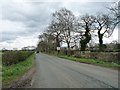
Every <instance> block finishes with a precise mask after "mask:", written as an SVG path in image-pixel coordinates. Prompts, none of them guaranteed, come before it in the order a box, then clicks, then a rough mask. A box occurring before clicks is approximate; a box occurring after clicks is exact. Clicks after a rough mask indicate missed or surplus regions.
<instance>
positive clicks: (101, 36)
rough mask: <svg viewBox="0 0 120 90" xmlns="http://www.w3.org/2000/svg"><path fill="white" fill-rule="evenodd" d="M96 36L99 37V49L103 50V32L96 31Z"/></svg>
mask: <svg viewBox="0 0 120 90" xmlns="http://www.w3.org/2000/svg"><path fill="white" fill-rule="evenodd" d="M98 38H99V51H103V34H101V33H100V31H98Z"/></svg>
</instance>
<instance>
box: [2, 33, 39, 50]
mask: <svg viewBox="0 0 120 90" xmlns="http://www.w3.org/2000/svg"><path fill="white" fill-rule="evenodd" d="M36 36H37V35H33V36H27V37H20V36H19V37H17V38H16V39H15V40H11V42H6V41H4V42H0V49H2V48H6V49H13V48H18V49H21V48H22V47H26V46H36V45H37V43H38V38H37V37H36Z"/></svg>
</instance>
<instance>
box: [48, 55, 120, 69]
mask: <svg viewBox="0 0 120 90" xmlns="http://www.w3.org/2000/svg"><path fill="white" fill-rule="evenodd" d="M47 54H48V53H47ZM49 55H54V56H57V57H60V58H64V59H67V60H72V61H77V62H80V63H87V64H93V65H98V66H104V67H108V68H113V69H119V68H120V65H119V64H117V63H114V62H112V63H111V62H105V61H103V60H99V59H91V58H77V57H74V56H67V55H60V54H57V53H54V54H53V53H49Z"/></svg>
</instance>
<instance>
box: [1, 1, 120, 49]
mask: <svg viewBox="0 0 120 90" xmlns="http://www.w3.org/2000/svg"><path fill="white" fill-rule="evenodd" d="M88 1H89V2H88ZM115 1H117V0H78V1H77V0H69V2H68V0H59V1H58V0H0V36H1V38H0V49H2V48H7V49H12V48H18V49H20V48H22V47H25V46H36V45H37V43H38V35H40V34H41V33H43V31H44V30H45V29H46V27H47V25H48V24H49V23H50V21H51V17H52V16H51V14H52V13H53V12H55V11H56V10H59V9H60V8H63V7H65V8H66V9H68V10H71V11H72V12H73V13H74V15H76V16H79V15H83V14H86V13H89V14H96V13H97V12H99V13H101V12H103V13H107V12H108V10H107V9H106V7H108V6H110V5H111V4H113V3H112V2H115ZM117 38H118V31H117V29H116V30H114V33H113V35H112V36H111V37H110V38H109V39H105V40H104V43H108V42H111V41H112V40H117Z"/></svg>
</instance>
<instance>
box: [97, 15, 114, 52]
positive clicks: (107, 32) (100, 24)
mask: <svg viewBox="0 0 120 90" xmlns="http://www.w3.org/2000/svg"><path fill="white" fill-rule="evenodd" d="M95 27H96V30H98V31H97V34H98V39H99V50H100V51H103V37H104V36H105V37H107V38H108V37H110V36H111V34H112V32H113V30H114V25H113V22H112V19H111V18H110V17H109V16H108V15H107V14H101V15H98V16H97V17H96V24H95Z"/></svg>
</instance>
